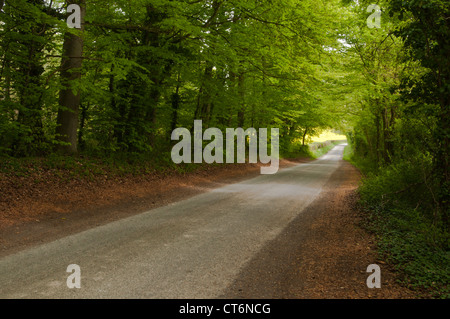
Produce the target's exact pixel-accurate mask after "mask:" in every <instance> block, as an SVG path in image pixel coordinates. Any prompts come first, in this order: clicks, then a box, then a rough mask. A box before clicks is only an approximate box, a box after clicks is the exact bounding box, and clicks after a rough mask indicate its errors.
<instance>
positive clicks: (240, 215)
mask: <svg viewBox="0 0 450 319" xmlns="http://www.w3.org/2000/svg"><path fill="white" fill-rule="evenodd" d="M344 146H345V144H341V145H338V146H336V147H335V148H334V149H333V150H331V151H330V152H329V153H328V154H327V155H325V156H323V157H321V158H320V159H319V160H316V161H313V162H310V163H306V164H299V165H297V166H294V167H290V168H286V169H282V170H280V171H279V172H278V173H277V174H274V175H260V176H258V177H256V178H253V179H248V180H246V181H243V182H240V183H236V184H232V185H227V186H225V187H222V188H218V189H214V190H212V191H210V192H208V193H203V194H200V195H197V196H195V197H191V198H189V199H186V200H183V201H180V202H176V203H173V204H170V205H168V206H164V207H160V208H157V209H153V210H151V211H148V212H145V213H142V214H139V215H135V216H132V217H128V218H125V219H121V220H119V221H115V222H112V223H109V224H106V225H103V226H99V227H96V228H92V229H89V230H87V231H83V232H80V233H77V234H74V235H70V236H67V237H64V238H61V239H59V240H56V241H53V242H50V243H46V244H42V245H40V246H37V247H33V248H30V249H26V250H23V251H21V252H19V253H16V254H12V255H9V256H6V257H3V258H2V259H0V298H217V297H219V296H222V294H223V292H224V291H226V288H227V287H228V286H229V285H230V284H231V283H232V282H233V280H234V279H235V278H236V277H237V276H238V274H239V272H240V270H241V269H242V268H243V267H244V266H245V265H246V264H247V263H248V262H249V261H250V260H252V258H253V257H254V256H255V255H256V254H257V252H258V251H259V250H260V249H261V248H262V247H263V246H264V244H266V243H267V242H269V241H270V240H272V239H274V238H276V237H277V236H278V235H280V234H281V233H282V231H283V229H284V228H285V227H286V226H287V225H288V224H289V223H290V222H291V221H292V220H293V219H294V218H295V217H296V216H298V215H299V214H301V213H302V211H303V210H304V209H305V208H306V207H307V206H308V205H309V204H310V203H312V201H313V200H314V199H316V198H317V196H318V195H319V193H320V192H321V190H322V187H323V186H324V185H325V183H326V182H327V181H328V179H329V178H330V176H331V175H332V173H333V172H334V171H335V170H337V169H338V168H339V166H340V164H341V160H342V154H343V149H344ZM70 264H77V265H79V266H80V269H81V288H79V289H77V288H73V289H69V288H68V287H67V285H66V281H67V278H68V276H69V275H70V273H68V272H66V269H67V266H68V265H70ZM256 297H257V296H255V298H256Z"/></svg>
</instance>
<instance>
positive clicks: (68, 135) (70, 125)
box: [56, 0, 86, 154]
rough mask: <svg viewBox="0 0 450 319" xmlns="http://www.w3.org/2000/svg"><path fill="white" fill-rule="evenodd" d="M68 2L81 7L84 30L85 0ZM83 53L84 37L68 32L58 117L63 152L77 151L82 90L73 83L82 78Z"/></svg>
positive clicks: (60, 147) (58, 135) (60, 146)
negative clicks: (74, 87) (75, 88)
mask: <svg viewBox="0 0 450 319" xmlns="http://www.w3.org/2000/svg"><path fill="white" fill-rule="evenodd" d="M68 4H78V5H79V6H80V8H81V13H80V14H81V17H80V18H81V31H83V30H84V16H85V14H86V1H85V0H69V1H68ZM82 55H83V39H82V38H81V37H80V36H78V35H75V34H72V33H69V32H67V33H66V34H65V37H64V44H63V57H62V61H61V83H62V85H63V88H62V89H61V91H60V93H59V105H60V108H59V110H58V117H57V124H58V126H57V128H56V133H57V138H58V140H59V141H60V142H63V143H64V144H63V145H59V150H60V151H61V152H63V153H72V154H73V153H77V151H78V149H77V129H78V113H79V107H80V101H81V98H80V92H79V91H78V92H75V93H74V92H73V90H72V89H73V87H72V85H73V83H74V82H75V81H79V80H80V79H81V66H82Z"/></svg>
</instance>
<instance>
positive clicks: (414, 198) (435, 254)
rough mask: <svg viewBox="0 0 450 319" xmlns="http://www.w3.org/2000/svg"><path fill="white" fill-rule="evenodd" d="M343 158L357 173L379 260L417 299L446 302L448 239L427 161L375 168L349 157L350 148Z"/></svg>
mask: <svg viewBox="0 0 450 319" xmlns="http://www.w3.org/2000/svg"><path fill="white" fill-rule="evenodd" d="M344 159H346V160H348V161H350V162H352V163H353V164H354V165H355V166H357V167H358V168H359V169H360V170H361V172H362V174H363V179H362V184H361V186H360V188H359V194H360V204H361V209H362V210H363V211H364V213H365V216H366V218H365V227H366V228H367V229H368V230H370V231H372V232H373V233H375V234H376V236H377V246H378V252H379V254H380V257H382V258H384V259H385V260H386V261H387V262H388V263H389V264H390V265H392V266H393V267H394V268H395V269H396V270H398V271H399V274H400V275H401V276H400V278H401V279H400V280H401V282H402V283H403V284H404V285H406V286H408V287H410V288H412V289H414V290H416V291H417V292H418V295H419V296H422V297H432V298H450V290H449V286H448V285H449V283H450V250H449V242H450V241H449V240H450V236H449V232H448V230H447V228H446V226H445V225H444V223H443V221H442V219H441V218H440V216H442V214H440V213H439V211H438V205H437V200H436V196H437V195H436V194H437V185H435V184H434V183H433V179H432V178H431V177H430V174H431V173H430V172H431V171H432V163H431V160H430V159H429V158H427V157H425V156H411V157H410V158H409V159H404V160H402V161H398V162H395V163H391V164H390V165H387V166H384V167H382V168H379V169H377V168H374V167H373V166H371V165H370V161H367V160H366V159H364V158H362V157H358V156H355V154H353V150H352V146H351V145H349V146H347V147H346V149H345V152H344ZM441 209H442V208H441Z"/></svg>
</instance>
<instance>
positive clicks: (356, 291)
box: [0, 158, 417, 299]
mask: <svg viewBox="0 0 450 319" xmlns="http://www.w3.org/2000/svg"><path fill="white" fill-rule="evenodd" d="M307 161H310V160H309V159H305V158H302V159H295V160H292V159H291V160H287V159H285V160H282V161H281V162H280V168H283V167H289V166H292V165H296V164H298V163H302V162H307ZM259 173H260V171H259V166H258V165H256V164H246V165H242V164H239V165H226V166H207V167H205V168H202V169H199V170H196V171H193V172H189V173H172V174H167V173H166V174H157V173H150V174H146V175H140V176H127V177H121V178H119V177H115V178H108V177H106V176H104V177H102V178H100V177H99V178H96V179H94V180H92V179H71V180H64V179H61V178H59V177H58V176H54V175H52V174H48V176H41V175H42V174H40V176H22V177H19V176H15V177H11V176H6V175H1V173H0V194H1V197H0V257H2V256H6V255H9V254H12V253H15V252H18V251H20V250H23V249H25V248H28V247H32V246H35V245H38V244H41V243H45V242H50V241H53V240H56V239H58V238H61V237H64V236H67V235H70V234H74V233H78V232H80V231H83V230H86V229H89V228H93V227H96V226H99V225H103V224H106V223H109V222H111V221H115V220H118V219H121V218H124V217H127V216H131V215H134V214H138V213H141V212H144V211H148V210H150V209H153V208H156V207H160V206H164V205H167V204H169V203H172V202H177V201H180V200H182V199H186V198H188V197H191V196H194V195H196V194H199V193H202V192H207V191H209V190H211V189H214V188H217V187H221V186H224V185H226V184H230V183H235V182H239V181H241V180H244V179H248V178H252V177H256V176H258V175H259ZM359 179H360V174H359V172H358V171H357V170H356V169H355V168H354V167H353V166H352V165H351V164H349V163H347V162H344V161H343V162H342V165H341V169H338V171H336V172H335V173H334V174H333V176H332V178H330V181H329V182H328V183H327V185H326V186H325V188H324V190H323V191H322V193H321V195H320V196H319V198H318V199H317V200H315V201H314V202H313V203H312V204H311V205H310V206H309V207H308V208H307V209H306V210H305V212H304V213H302V214H301V215H300V216H299V217H298V218H296V219H295V220H294V221H293V222H292V223H291V224H290V225H289V226H288V227H287V229H286V230H285V231H284V232H283V234H282V235H280V236H279V237H278V238H276V239H275V240H273V241H272V242H270V243H268V245H266V247H265V248H264V249H263V250H262V251H261V252H260V253H259V254H258V256H256V258H255V259H254V260H252V261H251V262H250V264H249V266H248V269H247V270H244V271H243V273H242V274H241V278H239V279H238V281H236V284H235V285H234V286H233V287H230V291H229V296H231V297H238V298H254V297H255V296H256V295H257V296H261V297H264V296H266V297H269V298H289V299H290V298H293V299H296V298H313V299H316V298H325V299H330V298H358V299H364V298H380V299H384V298H388V299H398V298H417V294H416V293H414V292H413V291H411V290H409V289H408V288H406V287H403V286H402V285H401V284H399V283H398V282H397V280H398V278H399V276H398V275H397V274H396V273H395V272H393V271H392V269H391V268H390V267H389V266H388V265H386V264H385V262H384V261H383V260H380V259H379V257H378V255H377V252H376V243H375V238H374V235H373V234H370V233H368V232H367V231H365V230H364V228H363V227H362V226H361V223H362V221H363V220H364V216H363V215H362V213H361V212H360V210H358V207H357V195H356V192H355V190H356V188H357V186H358V182H359ZM370 264H378V265H380V266H381V269H382V276H381V278H382V288H381V289H368V288H367V286H366V278H367V277H368V275H369V274H368V273H366V268H367V266H368V265H370ZM255 278H264V283H263V282H262V281H261V280H260V281H255ZM255 282H257V284H255ZM255 289H256V290H255ZM261 289H262V290H261ZM256 292H258V293H256ZM261 294H262V295H261Z"/></svg>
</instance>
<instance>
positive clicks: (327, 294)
mask: <svg viewBox="0 0 450 319" xmlns="http://www.w3.org/2000/svg"><path fill="white" fill-rule="evenodd" d="M359 180H360V173H359V172H358V170H357V169H356V168H355V167H354V166H352V165H351V164H350V163H348V162H345V161H342V163H341V165H340V168H338V169H337V170H336V172H334V173H333V175H332V176H331V177H330V179H329V181H328V182H327V184H326V185H325V187H324V189H323V191H322V192H321V194H320V195H319V197H318V198H317V199H316V200H315V201H314V202H313V203H311V204H310V205H309V206H308V207H307V208H306V209H305V210H304V211H303V212H302V213H301V214H300V215H299V216H298V217H296V218H295V219H294V220H293V221H292V222H291V223H290V224H289V225H288V226H287V227H286V229H285V230H284V231H283V233H282V234H281V235H279V236H278V237H277V238H276V239H274V240H273V241H271V242H269V243H268V244H266V246H265V247H264V248H263V249H262V250H261V251H260V252H259V253H258V254H257V256H255V257H254V258H253V259H252V260H251V261H250V262H249V263H248V264H247V265H246V266H245V267H244V269H243V270H242V271H241V273H240V275H239V276H238V278H237V279H236V281H235V282H234V283H233V284H232V285H231V286H230V287H228V288H227V290H226V291H225V293H224V295H223V298H237V299H239V298H244V299H248V298H261V299H265V298H268V299H411V298H417V294H416V293H414V292H413V291H411V290H409V289H408V288H406V287H403V286H401V285H400V284H399V283H398V282H397V279H398V276H397V274H396V273H395V272H393V271H392V269H391V268H390V267H389V266H388V265H386V264H385V263H384V262H383V261H382V260H380V259H378V256H377V253H376V247H375V238H374V236H373V235H371V234H369V233H368V232H367V231H366V230H364V229H363V227H361V221H362V219H363V216H362V214H361V212H360V211H359V210H358V208H357V205H356V203H357V193H356V189H357V187H358V182H359ZM370 264H377V265H379V266H380V269H381V288H380V289H377V288H372V289H369V288H368V287H367V284H366V280H367V278H368V276H369V275H371V273H367V272H366V271H367V267H368V266H369V265H370Z"/></svg>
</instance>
